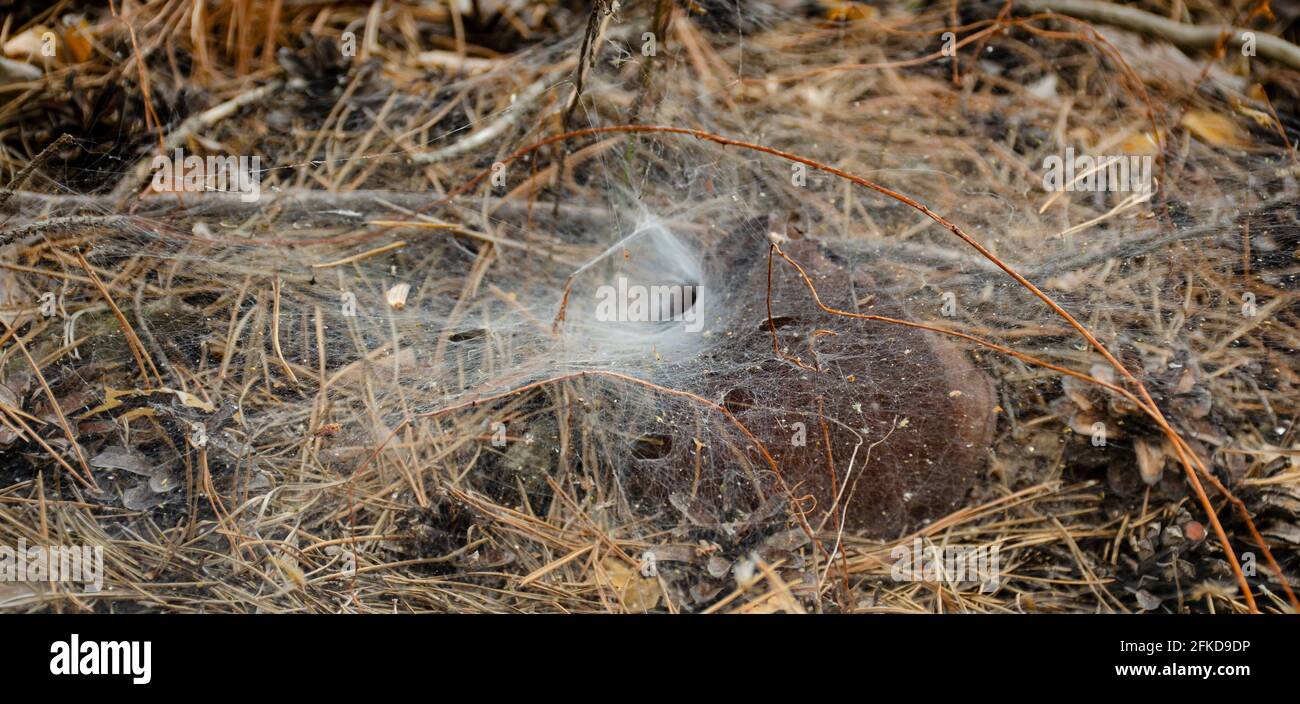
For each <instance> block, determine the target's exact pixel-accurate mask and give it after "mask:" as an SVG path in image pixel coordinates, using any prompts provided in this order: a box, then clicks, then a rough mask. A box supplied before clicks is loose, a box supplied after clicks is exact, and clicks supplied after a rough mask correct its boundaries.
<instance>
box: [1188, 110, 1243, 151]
mask: <svg viewBox="0 0 1300 704" xmlns="http://www.w3.org/2000/svg"><path fill="white" fill-rule="evenodd" d="M1181 124H1182V126H1183V127H1185V128H1187V131H1188V132H1191V133H1192V136H1193V137H1196V138H1197V139H1198V140H1200V141H1202V142H1205V143H1206V144H1209V145H1210V146H1214V147H1242V146H1246V145H1247V144H1249V143H1250V142H1249V140H1247V139H1246V138H1245V136H1244V135H1243V134H1242V131H1241V129H1240V128H1238V127H1237V123H1236V122H1233V121H1232V120H1231V119H1230V118H1227V117H1224V116H1223V115H1220V114H1218V113H1214V112H1210V111H1208V110H1196V109H1193V110H1188V111H1187V113H1186V114H1185V115H1183V119H1182V123H1181Z"/></svg>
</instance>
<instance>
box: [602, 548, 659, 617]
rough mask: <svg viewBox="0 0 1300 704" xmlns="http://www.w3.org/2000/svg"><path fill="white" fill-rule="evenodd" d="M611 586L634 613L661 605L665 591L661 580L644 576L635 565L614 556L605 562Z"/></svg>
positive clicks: (643, 611) (606, 574)
mask: <svg viewBox="0 0 1300 704" xmlns="http://www.w3.org/2000/svg"><path fill="white" fill-rule="evenodd" d="M603 566H604V568H605V576H606V577H607V578H608V580H609V586H610V587H611V588H613V590H614V591H615V592H616V593H617V594H618V597H619V600H620V601H622V602H623V605H624V606H626V607H627V610H628V611H631V612H632V613H637V614H642V613H645V612H647V611H649V610H650V609H653V608H654V607H656V606H658V605H659V599H660V597H662V596H663V591H662V590H661V589H660V588H659V580H657V579H651V578H648V577H642V576H641V572H640V571H639V570H638V569H637V568H636V567H634V566H631V565H628V564H626V563H624V562H623V561H622V560H615V559H613V558H611V559H608V560H606V561H605V562H604V563H603Z"/></svg>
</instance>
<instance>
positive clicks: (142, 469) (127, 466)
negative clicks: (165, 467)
mask: <svg viewBox="0 0 1300 704" xmlns="http://www.w3.org/2000/svg"><path fill="white" fill-rule="evenodd" d="M90 466H91V467H95V468H98V469H120V470H122V471H124V472H130V473H132V474H139V475H141V476H144V477H149V476H153V470H151V469H149V461H148V460H147V459H146V458H145V457H144V456H143V455H141V454H140V453H138V452H136V451H135V450H132V449H130V448H128V447H121V446H118V445H112V446H110V447H106V448H104V451H103V452H100V453H99V454H98V455H95V456H94V457H93V458H92V459H91V460H90Z"/></svg>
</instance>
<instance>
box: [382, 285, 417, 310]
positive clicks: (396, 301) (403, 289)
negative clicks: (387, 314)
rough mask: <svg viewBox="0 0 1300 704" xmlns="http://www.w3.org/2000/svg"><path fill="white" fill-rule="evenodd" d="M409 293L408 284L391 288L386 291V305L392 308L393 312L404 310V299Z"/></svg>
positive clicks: (409, 287)
mask: <svg viewBox="0 0 1300 704" xmlns="http://www.w3.org/2000/svg"><path fill="white" fill-rule="evenodd" d="M410 293H411V285H410V284H397V285H396V286H393V287H392V288H390V289H388V294H387V298H388V305H390V306H392V308H393V310H401V309H403V308H405V307H406V297H407V296H408V295H409V294H410Z"/></svg>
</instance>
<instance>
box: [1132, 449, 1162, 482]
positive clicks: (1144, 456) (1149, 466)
mask: <svg viewBox="0 0 1300 704" xmlns="http://www.w3.org/2000/svg"><path fill="white" fill-rule="evenodd" d="M1133 451H1134V452H1135V453H1136V454H1137V464H1138V474H1140V475H1142V481H1144V482H1146V483H1147V486H1155V485H1156V484H1158V483H1159V482H1160V477H1161V476H1162V475H1164V473H1165V451H1164V448H1163V447H1162V446H1161V445H1160V444H1159V443H1153V442H1150V441H1147V440H1134V441H1133Z"/></svg>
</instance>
